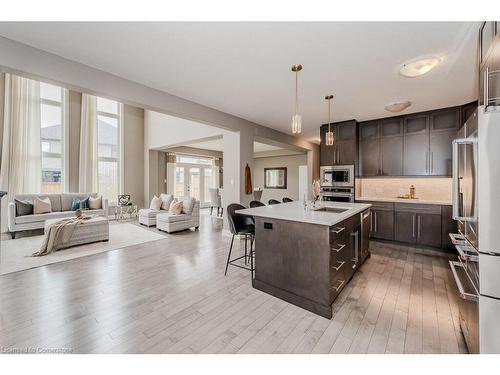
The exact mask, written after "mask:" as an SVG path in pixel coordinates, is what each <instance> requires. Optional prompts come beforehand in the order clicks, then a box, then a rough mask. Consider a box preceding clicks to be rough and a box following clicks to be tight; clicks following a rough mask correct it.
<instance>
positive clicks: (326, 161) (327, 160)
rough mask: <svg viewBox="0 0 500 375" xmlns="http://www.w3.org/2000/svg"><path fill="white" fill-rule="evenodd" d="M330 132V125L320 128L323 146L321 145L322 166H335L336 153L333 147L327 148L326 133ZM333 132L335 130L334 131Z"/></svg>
mask: <svg viewBox="0 0 500 375" xmlns="http://www.w3.org/2000/svg"><path fill="white" fill-rule="evenodd" d="M327 131H328V125H323V126H321V128H320V136H321V144H320V147H319V148H320V155H319V158H320V165H333V164H334V163H333V161H334V157H335V151H334V148H333V146H327V145H326V143H325V141H326V132H327ZM332 131H333V129H332Z"/></svg>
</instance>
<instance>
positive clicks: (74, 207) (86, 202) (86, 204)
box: [71, 197, 89, 211]
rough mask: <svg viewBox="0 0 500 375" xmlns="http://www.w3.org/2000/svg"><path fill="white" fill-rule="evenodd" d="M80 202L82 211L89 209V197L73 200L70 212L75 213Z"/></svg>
mask: <svg viewBox="0 0 500 375" xmlns="http://www.w3.org/2000/svg"><path fill="white" fill-rule="evenodd" d="M80 202H82V207H81V208H82V209H86V208H89V197H87V198H85V199H81V200H80V199H78V198H73V202H72V203H71V211H76V210H78V209H79V208H80Z"/></svg>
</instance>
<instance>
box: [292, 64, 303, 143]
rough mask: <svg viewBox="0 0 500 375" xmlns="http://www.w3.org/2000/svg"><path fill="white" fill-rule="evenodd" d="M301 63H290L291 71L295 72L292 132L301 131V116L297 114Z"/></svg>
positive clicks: (297, 132) (298, 132)
mask: <svg viewBox="0 0 500 375" xmlns="http://www.w3.org/2000/svg"><path fill="white" fill-rule="evenodd" d="M301 70H302V65H300V64H295V65H292V72H294V73H295V115H293V116H292V133H293V134H300V132H301V131H302V117H301V116H300V115H299V72H300V71H301Z"/></svg>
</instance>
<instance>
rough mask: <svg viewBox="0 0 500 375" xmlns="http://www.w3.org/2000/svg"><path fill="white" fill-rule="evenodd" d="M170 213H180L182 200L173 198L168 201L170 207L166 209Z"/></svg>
mask: <svg viewBox="0 0 500 375" xmlns="http://www.w3.org/2000/svg"><path fill="white" fill-rule="evenodd" d="M168 212H170V213H171V214H172V215H180V214H181V213H182V201H177V200H174V201H173V202H172V203H170V208H169V209H168Z"/></svg>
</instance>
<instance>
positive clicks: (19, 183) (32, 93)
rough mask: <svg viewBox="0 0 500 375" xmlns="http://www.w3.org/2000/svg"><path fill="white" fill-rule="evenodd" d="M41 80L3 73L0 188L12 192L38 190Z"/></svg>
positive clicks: (39, 185)
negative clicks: (3, 95) (3, 93)
mask: <svg viewBox="0 0 500 375" xmlns="http://www.w3.org/2000/svg"><path fill="white" fill-rule="evenodd" d="M40 121H41V120H40V83H39V82H37V81H33V80H31V79H27V78H23V77H19V76H16V75H13V74H8V73H6V74H5V102H4V118H3V143H2V161H1V167H0V189H1V190H6V191H7V192H8V194H9V199H8V200H11V199H12V197H13V196H14V195H15V194H21V193H26V194H30V193H40V190H41V181H42V172H41V160H42V158H41V147H40V126H41V125H40Z"/></svg>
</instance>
